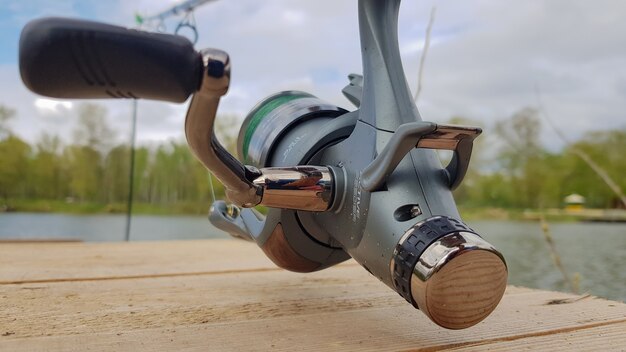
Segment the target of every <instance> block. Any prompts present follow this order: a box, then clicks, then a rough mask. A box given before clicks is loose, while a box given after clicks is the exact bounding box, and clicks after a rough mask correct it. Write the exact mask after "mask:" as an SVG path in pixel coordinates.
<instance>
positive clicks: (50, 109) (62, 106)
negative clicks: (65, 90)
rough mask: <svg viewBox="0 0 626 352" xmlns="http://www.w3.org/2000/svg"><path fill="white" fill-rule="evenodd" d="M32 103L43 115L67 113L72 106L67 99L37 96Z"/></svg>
mask: <svg viewBox="0 0 626 352" xmlns="http://www.w3.org/2000/svg"><path fill="white" fill-rule="evenodd" d="M34 105H35V107H36V108H37V111H39V113H40V114H42V115H44V116H46V115H61V114H67V113H68V112H69V111H70V110H71V109H72V107H73V106H74V104H73V103H72V102H70V101H67V100H56V99H48V98H37V99H35V102H34Z"/></svg>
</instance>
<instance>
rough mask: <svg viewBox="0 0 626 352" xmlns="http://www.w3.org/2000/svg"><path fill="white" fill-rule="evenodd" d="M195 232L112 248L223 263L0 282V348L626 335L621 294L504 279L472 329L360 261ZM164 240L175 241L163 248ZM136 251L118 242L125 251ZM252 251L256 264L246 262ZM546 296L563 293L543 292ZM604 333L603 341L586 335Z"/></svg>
mask: <svg viewBox="0 0 626 352" xmlns="http://www.w3.org/2000/svg"><path fill="white" fill-rule="evenodd" d="M196 242H198V241H192V242H171V246H161V245H160V244H159V243H143V242H142V243H140V244H138V245H136V246H135V244H132V246H131V247H133V248H134V249H136V250H138V251H140V252H146V253H147V252H149V251H148V250H147V249H141V248H140V247H142V245H145V246H147V247H148V248H152V250H153V251H154V252H155V253H153V255H150V256H145V257H144V260H148V262H139V261H132V260H130V259H129V258H124V256H122V257H119V259H120V260H121V261H122V262H124V263H126V265H127V266H128V267H126V268H125V269H124V270H122V268H117V273H118V274H123V275H131V274H132V275H136V274H137V273H144V272H146V270H147V269H146V268H149V266H150V264H151V263H152V264H153V265H155V266H156V267H159V266H160V265H162V264H161V263H170V262H171V261H173V260H174V259H173V258H176V259H177V260H179V261H181V262H180V263H178V265H179V266H178V268H179V269H180V270H182V269H184V268H192V269H194V270H197V267H196V266H195V264H194V263H192V261H194V260H196V259H198V258H196V257H194V256H190V257H185V256H181V255H180V253H185V252H193V251H194V250H193V249H191V248H186V247H197V246H199V245H200V246H202V247H203V248H204V249H205V250H204V251H199V252H201V253H202V254H203V255H204V256H207V257H209V258H213V260H215V259H216V258H218V259H219V260H224V261H223V262H222V264H221V266H219V265H217V264H213V263H212V262H211V260H209V261H208V262H203V263H205V264H203V265H206V263H208V266H209V267H212V266H213V265H215V266H217V267H219V268H221V269H220V270H216V271H207V272H204V273H202V274H191V275H184V272H183V271H179V274H181V275H172V276H169V277H163V276H155V277H150V276H146V277H137V278H129V277H128V276H123V277H121V278H118V279H116V278H113V277H109V278H105V277H103V276H101V275H102V271H103V268H102V266H101V265H102V264H101V263H98V262H96V263H95V264H85V265H81V263H79V262H75V265H78V266H82V268H80V269H76V270H77V271H75V272H73V271H71V270H70V271H68V270H69V269H70V268H69V266H68V265H66V264H64V266H59V267H63V268H64V270H65V271H60V270H57V271H52V272H51V273H53V274H55V275H56V276H54V277H59V276H58V275H57V274H60V273H65V275H66V276H65V277H69V276H67V275H69V274H71V275H74V276H75V277H76V278H75V279H71V280H63V281H47V282H33V281H32V280H31V281H24V282H22V283H19V284H6V283H5V284H2V285H0V350H2V351H4V350H7V351H16V350H25V351H29V350H33V351H34V350H42V349H46V350H77V351H83V350H86V349H87V348H88V349H89V350H155V351H163V350H176V351H180V350H188V351H196V350H201V351H206V350H210V351H220V350H227V351H231V350H241V351H257V350H258V351H265V350H276V351H281V350H289V351H292V350H294V349H295V350H304V351H306V350H309V351H327V350H328V351H347V350H363V351H368V350H371V351H379V350H388V351H391V350H393V351H397V350H407V351H412V350H422V349H426V350H441V349H468V350H485V349H504V350H510V349H516V348H520V347H524V348H532V347H536V346H538V347H537V348H539V349H541V348H543V347H547V348H550V349H552V350H556V351H558V350H565V349H568V350H569V349H571V345H568V344H567V341H575V342H576V343H578V341H583V340H585V339H587V340H589V341H583V342H584V343H585V344H584V345H581V346H588V347H593V346H600V347H602V346H610V347H611V349H614V350H615V349H617V350H619V349H620V348H624V347H626V346H625V343H626V342H625V341H626V339H625V338H624V337H625V336H624V334H625V331H626V330H624V325H625V324H626V304H624V303H618V302H611V301H606V300H602V299H597V298H593V297H585V296H574V295H570V294H564V293H556V292H546V291H538V290H530V289H525V288H516V287H508V288H507V292H506V294H505V297H504V299H503V302H502V303H501V305H500V306H499V307H498V308H497V309H496V311H495V312H494V313H493V314H492V316H490V317H489V318H487V319H486V320H485V321H483V322H481V323H479V324H478V325H477V326H475V327H472V328H470V329H466V330H460V331H450V330H444V329H442V328H439V327H437V326H435V325H434V324H433V323H431V322H430V321H429V320H428V319H427V318H426V317H425V316H424V315H423V314H421V313H420V312H419V311H417V310H415V309H413V308H412V307H411V306H410V305H408V304H407V303H406V302H405V301H404V300H403V299H402V298H401V297H399V296H398V295H397V294H396V293H394V292H393V291H391V290H390V289H388V288H387V287H385V286H384V285H383V284H381V283H380V282H378V280H376V279H375V278H374V277H372V276H371V275H370V274H368V273H367V272H366V271H365V270H364V269H362V268H361V267H359V266H358V265H354V264H347V265H342V266H338V267H335V268H331V269H327V270H324V271H321V272H317V273H312V274H297V273H291V272H286V271H282V270H273V269H269V266H267V265H268V263H267V262H264V261H262V260H261V259H260V258H262V253H261V252H260V250H259V249H258V248H255V247H253V246H250V245H249V244H247V243H240V242H234V241H231V242H228V241H224V242H225V243H223V246H220V245H204V244H201V243H196ZM208 242H211V241H208ZM217 242H222V241H217ZM73 245H74V244H63V245H61V244H55V245H51V246H52V247H49V251H51V252H55V251H61V252H63V251H64V250H65V249H64V247H66V246H69V247H72V246H73ZM100 245H103V246H105V247H108V248H109V249H111V247H109V246H110V244H97V245H93V246H96V247H97V246H100ZM118 245H119V246H120V248H123V247H124V245H125V244H118ZM126 245H131V244H126ZM82 246H92V245H86V244H83V245H82ZM27 247H28V246H26V247H22V248H27ZM172 247H173V248H176V250H169V249H170V248H172ZM114 248H115V246H114ZM245 248H248V249H254V251H250V253H249V256H243V257H241V258H239V259H241V260H245V261H246V262H247V263H248V264H249V265H243V264H241V263H240V262H239V261H237V260H233V259H231V261H230V262H228V263H231V264H228V265H232V266H230V267H229V266H228V265H226V264H225V263H227V261H228V259H227V258H225V257H227V256H228V255H231V256H235V254H226V255H222V254H219V253H217V251H225V253H242V252H245V250H246V249H245ZM16 250H19V248H16ZM74 250H76V249H75V248H72V251H74ZM157 250H158V251H157ZM88 251H89V252H90V253H92V254H93V253H100V250H97V249H94V248H90V249H89V250H88ZM159 251H161V252H159ZM134 252H135V251H125V253H127V254H126V255H128V256H133V255H134ZM46 255H47V257H46V258H48V259H51V258H61V257H62V256H61V255H60V254H58V253H57V254H54V253H47V254H46ZM118 255H119V254H118ZM22 256H25V255H22ZM170 256H171V257H170ZM14 257H20V255H18V254H14ZM107 258H109V259H113V258H114V257H107ZM257 262H258V263H261V265H262V266H261V269H262V270H258V269H259V268H258V267H254V265H252V264H253V263H257ZM41 263H42V264H45V263H46V261H42V262H41ZM89 265H93V267H94V268H95V269H96V270H95V271H94V277H99V278H101V279H99V280H98V281H93V280H90V279H89V277H90V276H89V275H90V270H89ZM255 265H256V264H255ZM263 265H266V266H267V267H264V266H263ZM269 265H271V264H269ZM133 266H136V268H132V267H133ZM33 267H34V266H32V265H31V266H29V267H28V269H29V270H30V269H32V268H33ZM40 269H41V268H40ZM13 270H15V271H20V270H21V268H20V267H18V266H16V267H14V268H13ZM161 270H163V269H161ZM68 273H69V274H68ZM78 274H80V275H78ZM38 277H42V276H38ZM554 302H560V303H561V304H550V303H554ZM620 331H621V334H620ZM603 333H605V334H606V338H608V339H609V341H607V340H606V339H598V338H594V336H596V335H595V334H603ZM555 340H556V341H561V342H562V344H557V343H554V341H555ZM594 341H595V342H594ZM616 346H617V347H616ZM540 347H541V348H540ZM614 347H615V348H614Z"/></svg>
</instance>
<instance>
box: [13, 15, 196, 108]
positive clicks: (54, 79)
mask: <svg viewBox="0 0 626 352" xmlns="http://www.w3.org/2000/svg"><path fill="white" fill-rule="evenodd" d="M19 61H20V74H21V76H22V80H23V81H24V84H25V85H26V86H27V87H28V88H29V89H30V90H32V91H33V92H35V93H38V94H41V95H45V96H49V97H54V98H88V99H93V98H145V99H154V100H165V101H171V102H183V101H185V100H186V99H187V97H189V95H190V94H192V93H194V92H195V91H197V90H198V88H199V86H200V81H201V78H202V57H201V55H200V54H199V53H198V52H196V51H195V50H194V48H193V45H192V44H191V42H190V41H189V40H187V39H186V38H185V37H181V36H175V35H168V34H161V33H149V32H143V31H138V30H131V29H127V28H123V27H118V26H112V25H108V24H104V23H98V22H91V21H83V20H75V19H67V18H43V19H39V20H35V21H32V22H30V23H28V24H27V25H26V26H25V27H24V29H23V30H22V36H21V38H20V59H19Z"/></svg>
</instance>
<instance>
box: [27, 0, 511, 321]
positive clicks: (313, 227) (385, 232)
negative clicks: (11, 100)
mask: <svg viewBox="0 0 626 352" xmlns="http://www.w3.org/2000/svg"><path fill="white" fill-rule="evenodd" d="M399 5H400V0H388V1H380V0H360V1H359V5H358V8H359V26H360V36H361V47H362V57H363V75H350V76H349V84H348V86H346V87H345V88H344V90H343V92H344V94H345V96H346V97H347V98H348V100H349V101H350V102H352V103H353V104H354V105H355V106H356V107H357V109H356V110H354V111H351V112H348V111H347V110H344V109H342V108H339V107H336V106H334V105H332V104H328V103H326V102H324V101H322V100H320V99H318V98H316V97H315V96H313V95H310V94H308V93H303V92H296V91H288V92H281V93H278V94H275V95H273V96H271V97H269V98H267V99H265V100H264V101H262V102H261V103H260V104H259V105H257V106H256V107H255V108H254V109H253V110H252V112H251V113H250V114H249V115H248V117H247V118H246V120H245V121H244V124H243V126H242V129H241V132H240V135H239V139H238V149H239V154H240V158H239V159H237V158H235V157H234V156H232V155H231V154H229V153H228V152H227V151H226V150H225V149H224V148H223V147H222V145H221V144H220V143H219V141H218V140H217V138H216V137H215V134H214V131H213V126H214V123H215V117H216V113H217V109H218V105H219V102H220V99H221V97H222V96H223V95H225V94H226V93H227V91H228V88H229V85H230V69H231V63H230V60H229V57H228V55H227V54H226V53H225V52H223V51H221V50H217V49H205V50H202V51H200V52H197V51H195V49H193V46H192V44H191V43H190V42H189V41H188V40H186V39H184V38H182V37H177V36H170V35H165V34H154V33H145V32H141V31H136V30H128V29H125V28H121V27H115V26H110V25H105V24H101V23H94V22H87V21H79V20H68V19H58V18H51V19H42V20H38V21H34V22H32V23H30V24H28V25H27V26H26V27H25V29H24V30H23V32H22V37H21V39H20V72H21V74H22V79H23V81H24V82H25V84H26V85H27V86H28V87H29V88H30V89H31V90H33V91H35V92H37V93H40V94H43V95H46V96H50V97H56V98H111V97H114V98H128V97H131V98H147V99H156V100H165V101H173V102H182V101H184V100H185V99H186V98H187V97H188V96H189V95H190V94H193V98H192V100H191V103H190V105H189V109H188V113H187V118H186V120H185V134H186V136H187V142H188V144H189V146H190V148H191V150H192V151H193V153H194V154H195V156H196V157H197V159H198V160H199V161H200V162H201V163H202V164H204V165H205V166H206V167H207V168H208V169H209V170H211V172H212V173H213V174H214V175H215V176H216V177H217V178H218V179H219V180H220V181H221V182H222V183H223V184H224V187H225V190H226V195H227V197H228V199H229V201H230V202H232V205H230V204H227V203H226V202H223V201H218V202H215V203H214V204H213V205H212V207H211V210H210V213H209V218H210V220H211V222H212V223H213V224H214V225H215V226H217V227H218V228H221V229H223V230H225V231H227V232H228V233H230V234H232V235H233V236H235V237H238V238H241V239H244V240H249V241H254V242H255V243H256V244H257V245H258V246H259V247H260V248H261V249H262V250H263V252H264V253H265V254H266V255H267V256H268V257H269V258H270V259H271V260H272V261H274V263H276V264H277V265H278V266H280V267H282V268H285V269H288V270H292V271H298V272H311V271H316V270H321V269H324V268H327V267H329V266H332V265H334V264H337V263H340V262H342V261H345V260H347V259H349V258H354V259H355V260H356V261H357V262H358V263H360V264H361V265H362V266H363V267H364V268H365V269H366V270H367V271H369V272H370V273H371V274H372V275H374V276H375V277H377V278H378V279H379V280H381V281H382V282H384V283H385V284H386V285H388V286H389V287H391V288H392V289H393V290H395V291H396V292H398V293H399V294H400V295H401V296H402V297H404V298H405V299H406V300H407V301H408V302H409V303H411V304H412V305H413V306H415V307H416V308H419V309H420V310H422V311H423V312H424V313H425V314H426V315H427V316H428V317H429V318H430V319H431V320H432V321H434V322H435V323H437V324H439V325H441V326H443V327H445V328H450V329H461V328H466V327H469V326H472V325H474V324H476V323H478V322H480V321H481V320H483V319H484V318H485V317H487V316H488V315H489V314H490V313H491V312H492V311H493V310H494V309H495V307H496V306H497V304H498V302H499V301H500V299H501V298H502V295H503V294H504V290H505V288H506V280H507V267H506V264H505V261H504V259H503V258H502V256H501V254H500V253H499V252H498V251H497V250H496V249H495V248H493V246H491V245H490V244H489V243H487V242H485V241H484V240H483V239H482V238H481V237H480V236H479V235H478V234H477V233H476V232H475V231H473V230H472V229H470V228H469V227H467V226H466V225H465V224H463V222H462V221H461V220H460V216H459V213H458V211H457V208H456V205H455V203H454V199H453V197H452V190H453V189H454V188H455V187H457V186H458V185H459V184H460V182H461V181H462V179H463V176H464V175H465V173H466V171H467V168H468V165H469V160H470V155H471V151H472V143H473V140H474V138H476V137H477V136H478V135H479V134H480V133H481V132H482V131H481V129H480V128H475V127H463V126H449V125H441V124H435V123H432V122H425V121H422V119H421V117H420V115H419V113H418V111H417V108H416V106H415V103H414V102H413V99H412V96H411V94H410V91H409V88H408V85H407V83H406V80H405V78H404V77H405V76H404V71H403V69H402V63H401V60H400V52H399V48H398V38H397V20H398V10H399ZM85 38H88V39H89V41H88V43H89V52H90V53H91V54H90V55H84V56H81V55H82V54H83V52H82V51H80V52H74V51H72V50H74V49H75V48H81V47H82V46H81V45H83V44H81V43H82V40H83V39H85ZM78 42H80V43H78ZM79 44H80V45H79ZM67 48H70V49H72V50H69V51H68V50H67ZM146 53H149V54H150V55H147V54H146ZM138 67H141V69H137V68H138ZM435 149H445V150H450V151H452V152H453V157H452V160H451V161H450V163H449V165H447V166H446V167H443V166H442V165H441V163H440V161H439V159H438V157H437V155H436V152H435ZM256 205H264V206H266V207H268V208H269V211H268V213H267V215H266V216H263V215H261V214H260V213H259V212H257V211H256V210H255V209H254V206H256Z"/></svg>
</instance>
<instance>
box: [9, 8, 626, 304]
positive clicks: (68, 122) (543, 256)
mask: <svg viewBox="0 0 626 352" xmlns="http://www.w3.org/2000/svg"><path fill="white" fill-rule="evenodd" d="M180 3H181V2H180V1H171V0H150V1H148V0H140V1H106V2H103V1H95V0H93V1H86V0H57V1H51V0H47V1H46V0H19V1H18V0H0V245H2V244H1V243H2V241H8V240H34V239H38V240H41V239H57V240H81V241H120V240H124V239H125V238H126V235H127V233H126V231H129V233H128V235H129V237H130V240H161V239H191V238H227V237H228V235H226V234H224V233H222V232H220V231H218V230H217V229H215V228H213V227H212V226H211V225H210V224H209V222H208V220H206V213H207V210H208V208H209V206H210V203H211V201H212V199H213V194H214V196H215V198H217V199H223V198H224V194H223V189H222V187H221V186H220V185H219V184H218V183H217V182H216V180H214V179H213V180H212V179H211V176H210V175H209V173H208V172H207V171H206V170H205V169H204V168H203V167H202V166H201V165H200V164H199V163H198V162H197V161H196V160H195V159H194V158H193V157H192V155H191V154H190V151H189V150H188V148H187V145H186V143H185V141H184V135H183V122H184V117H185V111H186V108H187V105H188V103H185V104H178V105H176V104H166V103H161V102H149V101H140V102H139V103H138V109H137V120H136V121H137V128H136V144H135V162H134V170H133V171H134V176H133V178H132V184H133V188H134V194H133V197H132V219H131V222H130V226H128V223H127V217H126V212H127V210H128V208H129V188H130V187H129V186H130V184H131V181H130V179H129V176H128V175H129V171H130V154H131V146H132V145H133V143H132V137H131V136H132V122H133V104H132V102H130V101H126V100H124V101H79V100H64V101H61V100H54V99H48V98H44V97H41V96H37V95H35V94H33V93H31V92H29V91H28V90H27V89H26V88H25V87H24V85H23V84H22V82H21V79H20V74H19V68H18V64H17V58H18V43H19V35H20V31H21V28H22V27H23V26H24V25H25V24H26V23H27V22H28V21H30V20H32V19H35V18H39V17H43V16H63V17H76V18H83V19H92V20H97V21H104V22H108V23H112V24H117V25H121V26H126V27H135V28H138V27H141V28H142V29H145V30H160V31H164V32H167V33H173V32H174V31H175V29H176V27H177V26H179V24H181V23H183V24H186V25H185V26H182V28H181V30H180V31H179V34H181V35H185V36H188V37H190V38H192V37H193V28H195V29H196V30H197V33H198V40H197V43H196V47H197V48H204V47H215V48H220V49H222V50H225V51H226V52H228V53H229V54H230V56H231V60H232V65H233V74H232V82H231V87H230V90H229V93H228V95H226V97H225V98H224V99H223V100H222V104H221V106H220V111H219V115H218V121H217V131H218V136H219V138H220V139H221V140H222V142H223V144H225V145H227V146H229V147H230V148H234V145H235V142H236V136H237V133H238V128H239V125H240V124H241V122H242V120H243V118H244V117H245V115H246V113H247V112H248V111H250V109H251V108H252V107H253V106H254V105H255V104H256V103H257V102H258V101H260V100H261V99H263V98H265V97H266V96H268V95H270V94H273V93H276V92H278V91H281V90H303V91H306V92H309V93H312V94H314V95H316V96H318V97H320V98H321V99H323V100H326V101H328V102H331V103H333V104H336V105H338V106H341V107H343V108H346V109H349V110H352V109H353V107H352V106H351V104H350V103H349V102H348V101H347V100H346V99H345V98H344V97H343V95H342V94H341V89H342V88H343V87H344V86H345V85H346V84H347V83H348V80H347V75H348V74H349V73H353V72H354V73H361V58H360V43H359V40H358V20H357V11H356V5H357V2H356V1H341V2H337V1H331V0H323V1H304V0H297V1H294V0H290V1H287V0H266V1H263V2H259V1H253V0H241V1H236V2H235V1H224V0H222V1H209V2H206V3H205V4H203V5H202V6H198V7H197V8H195V9H194V11H193V13H191V14H184V13H181V14H177V15H172V16H168V17H167V18H165V19H163V20H153V21H149V20H148V19H149V18H150V16H152V15H155V14H158V13H161V12H162V11H164V10H167V9H168V8H171V7H172V6H174V5H176V4H180ZM625 10H626V4H624V3H623V2H620V1H607V0H602V1H594V2H589V1H582V0H580V1H569V0H568V1H565V0H560V1H555V0H550V1H547V0H544V1H532V2H519V1H493V0H492V1H487V0H469V1H450V0H448V1H444V0H440V1H432V0H429V1H409V0H405V1H404V2H403V4H402V5H401V8H400V24H399V36H400V48H401V54H402V59H403V62H404V69H405V73H406V75H407V80H408V83H409V86H410V87H411V89H412V90H413V91H414V92H415V93H417V91H418V90H419V94H418V95H417V97H416V101H417V106H418V108H419V110H420V113H421V115H422V118H423V119H425V120H429V121H434V122H441V123H455V124H465V125H477V126H481V127H482V128H483V130H484V133H483V135H482V136H481V137H480V138H479V139H478V140H477V144H476V147H475V150H474V156H473V160H472V165H471V169H470V171H469V174H468V176H467V177H466V179H465V181H464V184H463V185H462V186H461V187H460V188H459V189H458V190H457V191H455V196H456V200H457V202H458V205H459V207H460V209H461V212H462V214H463V216H464V220H465V221H466V222H468V223H469V225H470V226H472V227H473V228H475V229H476V230H477V231H479V232H480V233H482V234H484V236H485V237H486V238H487V239H488V241H490V242H491V243H493V244H494V245H496V247H498V248H499V249H500V250H501V251H502V252H503V253H504V255H505V256H506V258H507V261H508V264H509V268H510V283H511V284H515V285H524V286H530V287H538V288H543V289H553V290H567V291H577V292H581V293H583V292H590V293H592V294H594V295H599V296H602V297H607V298H611V299H617V300H622V301H626V285H625V283H626V270H623V268H624V265H625V264H626V211H624V209H625V208H626V197H624V190H626V177H625V176H624V175H626V157H625V156H624V152H625V151H626V119H625V116H624V112H625V111H626V65H624V62H626V45H624V43H626V34H625V33H626V21H623V15H622V14H623V13H624V11H625ZM192 39H193V38H192ZM418 86H419V87H420V88H419V89H418ZM442 158H444V159H445V158H446V155H442ZM211 181H213V182H211ZM211 184H213V189H214V192H212V191H211Z"/></svg>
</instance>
